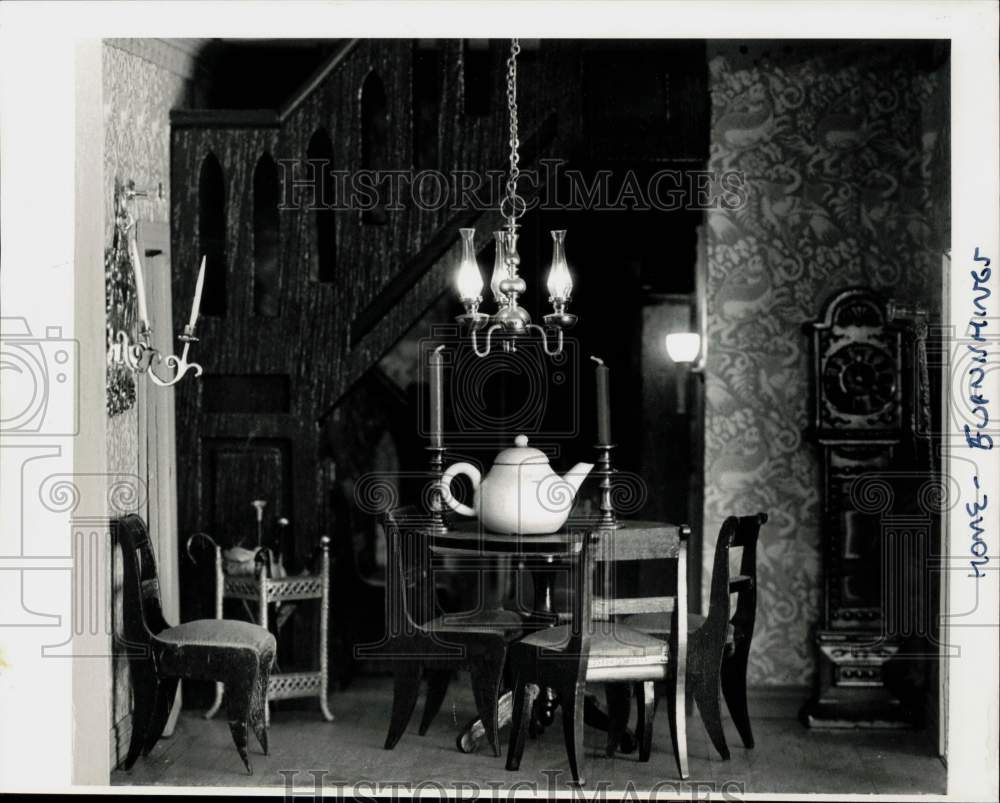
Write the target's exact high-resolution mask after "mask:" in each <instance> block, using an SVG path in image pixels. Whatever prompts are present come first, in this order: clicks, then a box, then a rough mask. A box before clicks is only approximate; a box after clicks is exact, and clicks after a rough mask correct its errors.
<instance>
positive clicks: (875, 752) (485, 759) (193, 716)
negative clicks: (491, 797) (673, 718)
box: [111, 676, 945, 795]
mask: <svg viewBox="0 0 1000 803" xmlns="http://www.w3.org/2000/svg"><path fill="white" fill-rule="evenodd" d="M391 694H392V692H391V682H390V681H389V680H388V679H387V678H361V679H358V680H356V681H355V682H354V683H353V684H352V686H351V687H350V688H349V689H347V690H345V691H341V692H338V693H336V694H334V695H332V696H331V698H330V702H331V708H332V709H333V712H334V714H335V715H336V717H337V719H336V721H335V722H332V723H328V722H325V721H324V720H323V719H322V717H321V716H320V713H319V710H318V707H317V708H316V710H311V709H306V708H302V707H301V706H299V707H297V708H296V709H295V710H288V709H287V708H286V709H285V710H282V709H281V708H280V707H279V706H276V707H275V710H274V711H273V713H272V718H271V731H270V742H271V754H270V755H269V756H263V755H262V754H261V753H260V752H259V747H258V746H257V745H256V743H255V742H253V741H252V740H251V754H250V757H251V761H252V762H253V765H254V770H255V773H254V775H253V776H250V775H247V774H246V773H245V771H244V770H243V768H242V765H241V763H240V760H239V756H238V755H237V753H236V749H235V748H234V746H233V743H232V740H231V738H230V735H229V728H228V726H227V724H226V721H225V718H224V717H221V718H217V719H215V720H212V721H205V720H204V719H202V718H201V716H200V715H199V714H198V713H197V712H192V711H186V712H184V714H183V715H182V716H181V717H180V719H179V721H178V724H177V729H176V731H175V732H174V735H173V736H172V737H171V738H169V739H161V740H160V742H159V743H158V744H157V746H156V747H155V748H154V749H153V751H152V752H151V753H150V755H149V756H148V757H147V758H145V759H140V760H139V762H138V763H137V764H136V765H135V766H134V767H133V768H132V770H131V771H130V772H123V771H120V770H116V771H115V772H114V773H113V774H112V779H111V780H112V783H113V784H115V785H138V786H141V785H153V784H155V785H169V786H209V787H218V786H272V787H273V786H284V787H286V788H287V786H288V785H289V784H291V785H292V786H293V787H294V789H295V790H296V791H303V792H312V791H314V790H315V787H316V779H317V778H319V779H321V783H323V785H324V788H325V789H326V790H327V791H333V788H332V787H333V785H334V784H345V785H347V786H349V787H354V789H355V790H357V792H358V793H359V794H369V793H372V792H381V793H383V794H385V793H389V792H391V791H392V788H393V787H392V785H398V786H396V788H397V790H399V791H418V786H419V785H420V784H421V783H422V784H423V787H422V788H423V789H425V790H437V789H438V787H436V786H434V784H435V783H438V784H443V785H444V789H445V790H446V791H455V790H461V789H466V790H470V789H471V788H473V787H471V786H470V785H472V784H477V785H478V789H480V790H488V789H491V788H492V789H494V790H498V791H499V790H501V789H504V790H507V789H510V788H511V786H514V785H517V784H519V786H518V787H517V788H521V789H525V790H527V789H529V788H537V789H539V790H541V791H546V790H553V791H555V790H565V789H567V788H570V787H569V785H568V781H569V774H568V770H567V762H566V754H565V752H564V749H563V743H562V728H561V727H560V725H559V722H558V718H559V714H558V713H557V714H556V719H557V721H556V722H555V723H553V725H552V726H551V727H550V728H548V730H546V732H545V733H544V734H542V735H541V736H540V737H539V738H538V739H534V740H532V739H530V738H529V740H528V744H527V746H526V748H525V753H524V759H523V761H522V763H521V769H520V771H519V772H516V773H514V772H507V771H506V770H505V769H504V758H503V757H500V758H495V757H494V756H493V755H492V753H491V752H490V751H489V750H488V749H487V750H483V751H481V752H479V753H476V754H472V755H463V754H461V753H459V752H458V751H457V750H456V748H455V737H456V735H457V734H458V732H459V729H460V727H461V726H462V725H463V724H464V723H465V722H467V721H468V719H469V718H470V717H471V716H472V715H473V713H474V706H473V704H472V694H471V691H470V689H469V684H468V679H467V677H464V676H459V677H458V678H456V680H455V681H454V682H453V683H452V686H451V688H450V690H449V693H448V698H447V699H446V700H445V703H444V705H443V706H442V708H441V712H440V713H439V714H438V716H437V719H436V720H435V721H434V723H433V724H432V725H431V728H430V730H429V731H428V732H427V734H426V735H425V736H423V737H421V736H419V735H418V734H417V725H418V723H419V720H420V713H421V706H422V704H423V700H422V699H421V702H420V704H419V705H418V708H417V711H416V712H415V713H414V716H413V720H412V721H411V723H410V728H409V730H408V731H407V733H406V734H405V735H404V736H403V739H402V741H400V743H399V744H398V745H397V747H396V749H395V750H383V749H382V742H383V740H384V738H385V730H386V727H387V725H388V721H389V707H390V700H391ZM598 697H599V699H603V695H602V694H599V695H598ZM658 713H659V716H657V718H656V722H655V731H654V741H653V755H652V758H651V760H650V761H649V762H648V763H640V762H639V761H638V760H637V758H636V757H635V755H634V754H633V755H617V756H615V757H614V758H611V759H609V758H606V757H605V756H604V734H603V733H601V732H599V731H595V730H593V729H589V728H588V730H587V734H586V748H587V759H586V760H587V775H588V779H587V789H588V790H593V791H597V790H599V789H600V788H601V786H604V787H605V788H607V789H618V790H621V789H627V788H628V785H629V783H631V784H632V785H633V786H634V788H635V789H637V790H644V789H647V790H648V789H651V788H653V787H654V786H655V785H656V784H660V786H659V787H658V790H659V791H661V792H664V793H666V792H671V791H678V792H680V793H682V794H689V793H691V792H699V790H700V794H704V792H705V791H707V790H709V789H712V790H715V791H718V792H727V791H728V792H729V793H731V794H742V793H826V794H872V793H881V794H897V795H899V794H922V793H926V794H943V793H944V791H945V770H944V766H943V764H942V762H941V761H940V759H938V758H937V757H936V756H934V755H933V754H932V752H931V751H930V748H929V747H928V740H927V739H926V737H925V736H924V734H922V733H920V732H899V731H895V732H882V733H873V732H863V733H858V732H849V731H844V732H841V731H810V730H808V729H806V728H804V727H803V726H802V725H801V724H800V723H799V722H798V721H797V720H796V719H793V718H789V717H774V718H756V719H755V720H754V735H755V737H756V742H757V747H756V748H755V749H753V750H747V749H745V748H743V746H742V744H741V743H740V741H739V737H738V736H737V734H736V732H735V729H734V728H733V726H732V722H730V721H728V720H726V721H725V723H724V724H725V727H726V737H727V739H728V741H729V745H730V751H731V753H732V758H731V760H730V761H723V760H722V759H720V758H719V756H718V755H717V754H716V753H715V752H714V749H713V748H712V746H711V743H710V742H709V740H708V737H707V736H706V734H705V732H704V729H703V728H702V725H701V721H700V720H699V718H698V716H697V713H694V715H693V716H690V717H689V718H688V743H689V760H690V765H691V777H690V778H689V779H688V781H686V782H681V781H678V780H677V774H676V767H675V764H674V761H673V755H672V751H671V746H670V731H669V729H668V726H667V720H666V717H665V716H664V714H665V709H664V708H663V707H662V706H661V707H660V711H659V712H658ZM752 713H753V706H752V704H751V716H752ZM506 736H507V733H506V731H504V732H502V734H501V737H502V739H503V740H504V742H505V743H506ZM525 784H535V785H537V787H528V786H525Z"/></svg>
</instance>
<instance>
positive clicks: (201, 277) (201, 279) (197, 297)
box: [188, 256, 205, 333]
mask: <svg viewBox="0 0 1000 803" xmlns="http://www.w3.org/2000/svg"><path fill="white" fill-rule="evenodd" d="M204 286H205V257H204V256H202V258H201V267H200V268H199V269H198V281H197V282H196V283H195V286H194V302H193V303H192V304H191V318H190V320H188V330H189V331H190V332H192V333H193V332H194V325H195V324H196V323H197V322H198V311H199V310H200V309H201V290H202V288H203V287H204Z"/></svg>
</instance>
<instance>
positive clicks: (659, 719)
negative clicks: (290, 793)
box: [95, 38, 951, 796]
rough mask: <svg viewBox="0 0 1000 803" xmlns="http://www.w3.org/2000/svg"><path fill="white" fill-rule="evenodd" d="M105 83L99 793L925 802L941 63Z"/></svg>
mask: <svg viewBox="0 0 1000 803" xmlns="http://www.w3.org/2000/svg"><path fill="white" fill-rule="evenodd" d="M100 51H101V90H102V107H101V108H102V115H103V167H104V183H103V195H104V221H105V225H104V230H103V235H104V240H103V248H104V289H105V310H104V312H105V318H106V347H107V360H106V387H105V396H104V410H103V411H99V412H98V413H95V414H99V415H102V416H103V417H104V422H105V427H106V459H107V465H108V468H109V474H110V476H111V477H112V483H111V484H112V486H113V485H114V483H115V481H117V480H116V478H117V479H120V480H123V481H124V480H127V479H128V478H136V480H137V481H136V482H135V483H134V484H133V488H132V490H133V491H134V492H133V493H129V494H125V495H124V497H123V498H119V497H114V498H113V499H112V502H113V507H114V510H113V511H112V512H113V515H112V517H111V523H110V531H111V535H112V540H111V542H110V543H111V544H113V547H110V548H109V549H108V553H107V560H108V562H109V565H110V567H111V569H110V571H111V577H112V589H111V597H110V600H109V603H108V604H109V605H110V606H111V611H112V621H113V644H114V651H113V652H114V654H113V657H112V658H111V660H110V667H111V678H110V688H111V695H112V697H111V721H109V722H108V723H107V728H108V731H109V733H110V750H111V766H112V767H113V768H114V769H113V771H112V773H111V783H112V784H114V785H116V786H123V787H125V786H128V787H144V786H171V787H195V786H225V787H231V786H250V787H268V788H270V789H272V791H274V790H276V789H277V790H280V789H285V790H289V789H298V788H299V787H302V788H306V789H314V788H319V787H321V786H322V787H323V788H328V789H332V788H333V787H334V786H337V785H339V786H340V787H341V788H342V787H344V786H345V785H346V786H347V787H348V788H351V789H354V790H357V789H359V788H362V786H363V787H364V788H365V789H368V790H369V791H370V792H371V793H375V792H376V791H377V790H379V789H382V788H384V784H385V783H388V782H390V781H391V782H392V783H396V784H403V785H404V788H406V789H407V790H410V791H413V790H418V791H419V790H426V789H431V790H435V791H440V790H442V789H443V790H446V791H454V790H455V789H457V788H459V787H461V786H462V785H463V784H464V785H465V786H464V787H463V788H472V787H476V788H481V789H486V788H487V787H489V788H493V789H495V790H497V791H499V790H512V789H518V788H520V789H534V790H542V791H545V790H550V791H552V790H555V791H565V790H567V789H573V788H582V789H585V790H588V789H589V790H595V789H598V790H599V789H602V788H603V789H605V790H607V789H626V788H628V787H629V786H632V787H633V788H634V789H645V790H649V789H653V788H655V789H659V790H660V791H666V792H674V793H678V794H690V793H691V791H692V790H695V789H710V790H711V791H712V792H713V793H718V794H723V795H725V794H731V795H733V796H741V795H742V794H744V793H768V792H770V793H804V792H813V793H815V792H821V793H826V794H871V793H882V794H908V795H909V794H921V793H928V794H933V793H941V792H942V791H943V790H944V788H945V783H946V769H945V763H944V761H943V756H944V755H945V749H946V746H945V745H944V742H943V736H942V733H943V732H944V728H945V722H944V720H943V716H942V694H943V693H944V692H943V691H942V689H944V688H945V686H944V684H945V679H944V678H943V675H942V660H943V659H942V656H941V654H940V643H941V642H940V639H939V638H938V635H939V634H938V632H937V630H936V628H937V627H938V626H939V617H938V614H939V612H940V606H941V605H942V591H941V586H940V582H939V581H940V577H939V575H935V574H934V573H933V572H931V573H928V566H929V565H930V564H929V562H930V561H931V558H932V556H933V555H935V554H938V552H939V551H940V545H941V539H942V538H943V535H942V526H941V522H942V518H943V516H944V512H945V503H944V501H943V500H944V499H945V497H947V491H946V490H945V491H942V479H941V469H942V465H941V454H940V450H939V449H938V444H937V443H936V441H935V436H934V434H933V433H936V432H940V431H941V421H942V416H943V415H944V410H943V404H942V402H941V399H942V382H943V373H942V372H943V365H942V362H941V360H940V359H939V353H938V352H937V351H936V350H935V349H936V341H935V337H937V334H936V333H938V332H939V330H940V327H939V326H938V324H940V323H941V321H942V315H943V312H942V311H943V304H944V302H943V288H944V285H945V283H946V281H947V270H948V259H949V257H948V253H947V251H948V243H949V236H950V235H949V217H950V197H949V175H950V172H949V171H950V161H949V153H950V149H949V133H950V129H949V115H948V108H949V98H950V94H949V92H950V90H949V69H950V57H951V51H950V48H949V45H948V42H947V41H941V40H933V39H922V40H906V39H896V40H884V41H879V42H874V41H871V40H860V39H858V40H851V39H840V40H805V39H803V40H794V39H782V40H736V39H710V40H706V39H601V38H592V39H573V38H564V39H558V38H556V39H529V38H513V39H506V38H491V39H458V38H436V39H389V38H386V39H378V38H364V39H318V38H314V39H277V38H259V39H105V40H103V42H102V43H101V46H100ZM945 485H946V483H945ZM927 578H931V579H930V580H928V579H927ZM366 784H367V786H364V785H366ZM359 785H361V786H359Z"/></svg>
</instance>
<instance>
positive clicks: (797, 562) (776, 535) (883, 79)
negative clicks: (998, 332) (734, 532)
mask: <svg viewBox="0 0 1000 803" xmlns="http://www.w3.org/2000/svg"><path fill="white" fill-rule="evenodd" d="M845 50H846V51H847V52H846V53H845V52H844V51H845ZM925 50H926V48H925ZM929 62H931V63H929ZM709 84H710V93H711V103H712V112H711V114H712V121H711V151H710V167H711V168H713V169H717V170H728V169H733V170H741V171H744V172H745V174H746V180H747V183H748V187H749V193H748V197H747V203H746V204H745V206H744V207H743V208H741V209H738V210H733V211H726V210H717V211H713V212H710V213H709V216H708V221H707V222H708V226H707V237H706V245H707V248H706V251H707V281H706V289H707V301H708V319H707V323H708V344H709V352H708V361H707V369H706V377H705V379H706V418H705V535H706V538H705V541H706V543H705V549H706V552H705V566H704V571H705V577H704V581H703V582H704V588H705V589H706V591H707V589H708V588H709V575H710V572H711V556H712V550H713V549H714V546H715V540H716V536H717V534H718V531H719V527H720V526H721V523H722V521H723V519H724V518H725V517H726V516H727V515H730V514H737V515H745V514H749V513H753V512H756V511H758V510H763V511H767V513H768V514H769V516H770V520H769V522H768V524H767V525H766V526H765V528H764V530H763V531H762V536H761V540H760V545H759V549H758V553H759V559H760V563H759V581H760V596H759V597H758V600H759V601H758V618H757V629H756V634H755V636H754V647H753V650H752V652H751V655H750V658H751V667H750V679H749V682H750V683H751V684H756V685H807V684H810V683H811V681H812V678H813V668H814V659H813V647H812V643H811V631H812V627H813V625H814V624H815V623H816V622H817V621H818V620H819V616H820V605H821V599H820V594H821V574H820V571H821V567H820V552H819V531H818V522H819V515H820V509H819V502H820V500H819V482H820V476H819V468H820V466H819V463H818V457H819V455H818V452H816V451H814V447H813V446H812V445H811V444H809V443H807V442H805V441H804V439H803V435H802V432H803V429H804V428H805V426H806V425H807V423H808V421H807V419H808V416H807V403H808V401H807V400H808V397H809V396H808V393H809V388H808V384H807V383H808V381H809V373H808V365H807V356H808V351H807V348H808V344H807V341H806V339H805V337H804V336H803V335H802V334H801V329H800V327H801V325H802V323H803V322H805V321H807V320H811V319H813V318H815V317H816V316H817V315H818V312H819V309H820V306H821V305H822V303H823V302H824V301H825V300H826V299H827V297H828V296H829V295H830V294H831V293H832V292H834V291H836V290H839V289H842V288H844V287H846V286H848V285H851V284H870V285H872V286H874V287H875V288H877V289H880V290H883V291H885V292H886V293H887V294H890V295H892V296H894V297H896V298H900V299H903V298H908V299H911V300H922V301H923V302H924V303H927V304H930V305H931V308H932V309H935V308H939V306H940V296H939V295H937V296H935V293H936V292H937V290H938V289H939V287H940V281H941V276H940V265H941V251H942V250H943V249H944V248H947V231H946V230H943V227H946V226H947V220H948V215H949V209H948V206H947V203H948V202H947V172H946V169H947V168H946V165H945V168H944V172H942V171H941V167H942V160H941V158H940V154H941V153H942V152H943V153H945V154H947V152H948V151H947V120H948V112H947V91H948V77H947V67H946V65H945V66H944V67H943V68H938V69H934V68H933V66H932V60H929V59H928V58H927V55H926V52H924V51H918V50H917V48H916V47H914V46H911V45H905V44H904V45H903V46H899V45H895V46H894V45H892V44H890V43H879V44H877V45H876V44H874V43H873V44H872V45H870V46H869V45H867V44H864V45H855V44H851V45H848V46H847V47H846V48H841V52H837V51H836V50H834V49H832V48H830V47H829V46H826V47H825V48H824V49H822V50H821V49H820V46H817V45H798V46H791V47H789V46H787V45H783V44H781V43H778V44H776V45H768V44H764V43H761V44H755V45H752V46H749V47H748V46H739V45H733V44H728V43H710V44H709ZM940 121H944V122H943V123H941V122H940ZM942 178H943V185H942V183H941V180H942ZM942 221H943V223H942ZM706 602H707V601H706Z"/></svg>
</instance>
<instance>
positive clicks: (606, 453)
mask: <svg viewBox="0 0 1000 803" xmlns="http://www.w3.org/2000/svg"><path fill="white" fill-rule="evenodd" d="M615 445H616V444H613V443H598V444H596V445H595V446H594V448H595V449H597V466H596V468H595V469H594V474H596V475H597V476H599V477H600V478H601V484H600V488H601V517H600V519H599V520H598V523H597V524H598V527H599V528H600V529H602V530H617V529H618V528H620V527H622V526H624V525H623V524H622V522H620V521H618V516H617V515H615V506H614V505H613V504H612V502H611V480H612V477H613V476H614V474H615V469H614V467H613V466H612V465H611V450H612V449H614V448H615Z"/></svg>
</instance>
